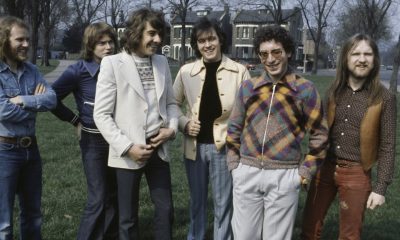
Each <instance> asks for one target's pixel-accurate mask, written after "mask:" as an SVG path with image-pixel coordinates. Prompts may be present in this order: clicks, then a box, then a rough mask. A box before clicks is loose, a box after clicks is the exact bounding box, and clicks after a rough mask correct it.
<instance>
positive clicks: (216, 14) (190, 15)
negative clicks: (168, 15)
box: [171, 10, 226, 25]
mask: <svg viewBox="0 0 400 240" xmlns="http://www.w3.org/2000/svg"><path fill="white" fill-rule="evenodd" d="M200 12H201V13H205V12H207V15H201V14H199V13H200ZM225 13H226V12H225V11H208V10H199V11H188V12H187V15H186V21H185V22H186V24H188V23H189V24H194V23H195V22H197V20H199V19H200V18H202V17H204V16H207V18H209V19H216V20H218V21H220V20H222V17H223V16H224V15H225ZM181 23H182V19H181V18H180V16H178V15H176V16H175V17H174V18H173V19H172V20H171V25H174V24H181Z"/></svg>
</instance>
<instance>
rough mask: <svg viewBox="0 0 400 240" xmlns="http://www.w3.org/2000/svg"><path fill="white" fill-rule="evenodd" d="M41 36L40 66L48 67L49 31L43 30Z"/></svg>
mask: <svg viewBox="0 0 400 240" xmlns="http://www.w3.org/2000/svg"><path fill="white" fill-rule="evenodd" d="M43 32H44V34H43V54H42V65H44V66H50V62H49V54H48V53H49V52H50V32H51V30H50V29H44V31H43Z"/></svg>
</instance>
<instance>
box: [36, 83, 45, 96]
mask: <svg viewBox="0 0 400 240" xmlns="http://www.w3.org/2000/svg"><path fill="white" fill-rule="evenodd" d="M45 92H46V87H45V86H44V85H43V83H39V84H38V85H37V86H36V88H35V92H34V93H33V95H40V94H43V93H45Z"/></svg>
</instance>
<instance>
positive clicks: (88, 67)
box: [83, 60, 100, 77]
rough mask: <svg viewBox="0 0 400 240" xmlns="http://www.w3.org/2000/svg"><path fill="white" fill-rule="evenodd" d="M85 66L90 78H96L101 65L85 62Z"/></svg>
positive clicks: (94, 62)
mask: <svg viewBox="0 0 400 240" xmlns="http://www.w3.org/2000/svg"><path fill="white" fill-rule="evenodd" d="M83 64H84V65H85V67H86V70H87V71H88V72H89V74H90V76H92V77H94V76H96V74H97V72H98V71H99V69H100V64H98V63H97V62H96V61H93V60H92V61H86V60H84V61H83Z"/></svg>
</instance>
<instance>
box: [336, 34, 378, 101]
mask: <svg viewBox="0 0 400 240" xmlns="http://www.w3.org/2000/svg"><path fill="white" fill-rule="evenodd" d="M361 41H366V42H367V43H368V44H369V46H370V47H371V49H372V52H373V54H374V62H373V63H374V67H373V68H372V70H371V72H370V73H369V75H368V76H367V78H366V80H365V83H364V87H365V88H366V89H367V91H368V93H369V98H368V106H371V105H374V104H376V103H379V102H380V101H381V100H382V85H381V83H380V79H379V69H380V57H379V50H378V46H377V45H376V43H375V41H374V40H373V39H372V38H371V37H370V36H368V35H366V34H361V33H358V34H355V35H353V36H352V37H350V38H349V39H348V40H347V41H346V42H345V43H344V45H343V47H342V50H341V52H340V56H339V61H338V65H337V69H336V78H335V80H334V81H333V83H332V85H331V86H330V88H329V89H328V97H329V99H330V100H333V101H334V102H336V99H337V98H338V97H339V96H340V94H341V93H342V92H343V91H344V90H345V89H346V88H347V85H348V80H349V76H350V70H349V68H348V61H347V59H348V56H349V54H350V53H351V51H352V50H353V49H354V48H355V47H356V46H357V44H358V43H359V42H361Z"/></svg>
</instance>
